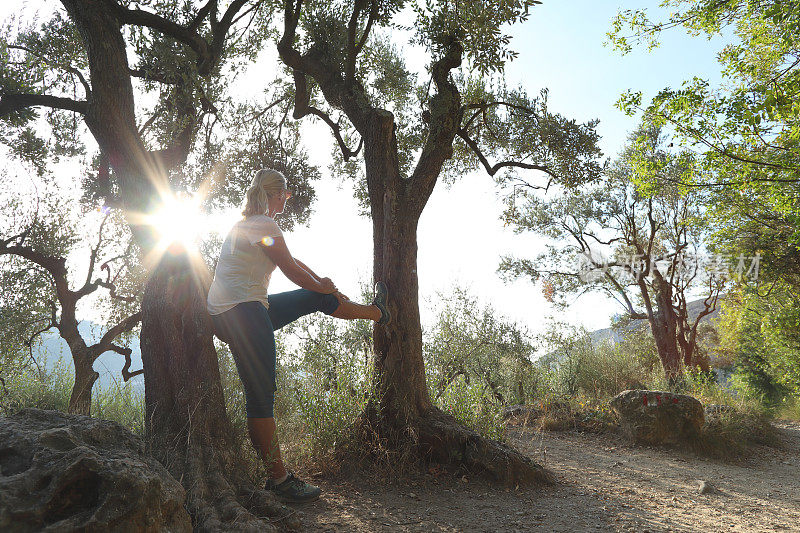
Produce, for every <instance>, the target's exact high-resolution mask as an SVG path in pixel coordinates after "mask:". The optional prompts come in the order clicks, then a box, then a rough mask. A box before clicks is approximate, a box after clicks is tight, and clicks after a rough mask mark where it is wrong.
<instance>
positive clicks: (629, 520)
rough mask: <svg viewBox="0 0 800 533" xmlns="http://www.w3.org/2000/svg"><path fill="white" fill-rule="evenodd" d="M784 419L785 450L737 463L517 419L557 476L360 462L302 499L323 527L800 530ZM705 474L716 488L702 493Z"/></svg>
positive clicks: (795, 446) (517, 433)
mask: <svg viewBox="0 0 800 533" xmlns="http://www.w3.org/2000/svg"><path fill="white" fill-rule="evenodd" d="M779 427H780V431H781V433H782V434H784V435H785V437H786V445H785V446H784V447H783V448H782V449H774V448H766V447H764V448H757V449H755V450H754V453H753V454H752V456H751V458H750V459H749V460H748V462H747V463H739V464H730V463H722V462H718V461H712V460H709V459H704V458H701V457H698V456H696V455H694V454H691V453H684V452H681V451H678V450H670V449H656V448H645V447H636V446H631V445H628V444H627V443H626V442H625V441H624V440H623V439H622V438H621V437H619V436H617V435H613V434H611V435H609V434H593V433H581V432H577V431H564V432H542V431H534V430H531V429H519V428H516V429H509V430H508V435H507V436H508V439H509V441H510V443H511V444H512V445H514V446H515V447H517V448H518V449H519V450H522V451H523V452H525V453H527V454H529V455H530V456H531V457H532V458H533V459H535V460H536V461H538V462H539V463H541V464H544V465H545V466H546V467H547V468H549V469H550V471H551V472H553V473H554V474H555V475H556V477H557V478H558V483H557V484H556V485H555V486H552V487H545V488H532V489H523V488H520V489H518V490H514V489H510V490H507V489H504V488H500V487H495V486H491V485H489V484H488V483H487V482H486V481H484V480H482V479H479V478H472V477H465V478H458V477H454V476H451V475H448V474H445V475H438V476H437V475H435V474H436V472H434V473H433V474H426V475H422V474H418V475H416V476H412V477H409V478H404V479H402V480H398V479H389V480H386V479H383V480H381V479H376V476H375V475H370V472H359V473H356V474H351V475H349V476H347V477H344V476H339V477H338V478H322V479H317V480H316V481H315V482H316V483H318V484H319V485H320V486H321V487H322V488H323V490H324V493H323V497H322V498H321V499H320V500H319V501H317V502H314V503H310V504H306V505H304V506H298V507H297V508H298V510H299V511H301V512H303V513H304V516H303V523H304V525H305V527H306V530H308V531H317V532H319V531H347V532H351V531H352V532H366V531H391V532H395V531H414V532H416V531H424V532H428V531H437V532H438V531H447V532H449V531H480V532H483V531H485V532H513V531H636V532H638V533H644V532H646V531H650V532H661V531H703V532H706V531H708V532H712V531H800V425H798V424H781V425H780V426H779ZM701 481H706V482H708V483H709V484H710V485H711V486H712V487H713V490H712V491H711V492H709V493H706V494H701V493H700V490H699V485H700V482H701Z"/></svg>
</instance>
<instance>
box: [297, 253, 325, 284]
mask: <svg viewBox="0 0 800 533" xmlns="http://www.w3.org/2000/svg"><path fill="white" fill-rule="evenodd" d="M294 262H295V263H297V264H298V265H300V268H303V269H305V270H306V271H307V272H308V273H309V274H311V275H312V276H313V277H315V278H317V279H322V278H321V277H319V276H318V275H317V273H316V272H314V271H313V270H311V269H310V268H308V265H306V264H305V263H303V262H302V261H300V260H299V259H298V258H296V257H295V258H294Z"/></svg>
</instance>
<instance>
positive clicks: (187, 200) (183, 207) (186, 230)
mask: <svg viewBox="0 0 800 533" xmlns="http://www.w3.org/2000/svg"><path fill="white" fill-rule="evenodd" d="M200 202H201V200H200V199H199V198H197V196H189V195H186V196H170V197H167V198H165V199H164V201H163V202H162V204H161V206H160V207H159V208H158V209H157V210H156V211H155V212H154V213H152V214H151V215H150V216H149V217H148V218H149V219H150V220H149V221H148V222H149V224H150V225H151V226H152V227H153V229H154V230H155V231H156V233H157V234H158V237H159V244H160V245H161V247H164V248H166V247H169V246H171V245H173V244H179V245H182V246H184V247H193V246H195V245H196V244H197V241H198V240H199V239H200V238H201V236H202V235H203V234H204V233H205V232H206V231H207V229H208V228H207V226H208V223H207V222H208V221H207V217H206V216H205V214H204V213H203V212H202V211H201V209H200Z"/></svg>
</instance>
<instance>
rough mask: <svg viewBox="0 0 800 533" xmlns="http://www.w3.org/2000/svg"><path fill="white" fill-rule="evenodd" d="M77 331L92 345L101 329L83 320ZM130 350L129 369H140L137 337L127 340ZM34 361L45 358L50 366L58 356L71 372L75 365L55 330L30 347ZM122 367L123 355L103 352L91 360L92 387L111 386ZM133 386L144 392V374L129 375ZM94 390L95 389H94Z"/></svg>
mask: <svg viewBox="0 0 800 533" xmlns="http://www.w3.org/2000/svg"><path fill="white" fill-rule="evenodd" d="M78 331H79V332H80V334H81V335H82V336H83V339H84V340H85V341H86V344H94V343H95V342H98V341H99V340H100V338H101V337H102V336H103V333H104V332H105V329H104V328H102V327H101V326H100V325H99V324H95V323H94V322H91V321H88V320H84V321H82V322H81V323H80V324H78ZM129 347H130V349H131V351H132V353H131V368H130V370H131V372H133V371H134V370H139V369H140V368H142V353H141V351H140V350H139V339H138V338H135V339H133V340H131V344H130V346H129ZM33 353H34V355H35V356H36V358H37V360H39V361H45V366H46V367H47V368H48V369H52V368H53V367H54V366H55V364H56V362H57V361H58V360H59V359H61V360H62V361H63V362H64V365H65V366H66V367H67V368H68V369H69V371H70V372H74V371H75V366H74V365H73V363H72V355H71V354H70V351H69V346H67V342H66V341H65V340H64V339H62V338H61V337H59V335H58V332H56V331H48V332H47V333H44V334H42V336H41V338H40V342H39V343H38V344H37V345H36V346H35V348H34V350H33ZM123 366H125V357H123V356H122V355H120V354H118V353H117V352H105V353H103V354H102V355H100V357H98V358H97V361H95V362H94V369H95V371H96V372H98V373H99V374H100V378H99V379H98V380H97V383H96V384H95V387H98V386H99V387H100V388H107V387H108V386H110V385H113V384H114V382H115V380H116V381H118V382H120V383H122V367H123ZM130 381H131V383H133V386H134V387H135V388H137V389H139V390H142V391H144V376H142V375H138V376H135V377H132V378H131V380H130ZM95 390H97V389H95Z"/></svg>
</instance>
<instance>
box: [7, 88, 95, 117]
mask: <svg viewBox="0 0 800 533" xmlns="http://www.w3.org/2000/svg"><path fill="white" fill-rule="evenodd" d="M37 106H44V107H50V108H53V109H64V110H66V111H74V112H75V113H80V114H82V115H85V114H86V112H87V111H88V109H89V107H88V104H87V103H86V102H85V101H79V100H73V99H71V98H63V97H60V96H51V95H49V94H26V93H5V94H3V95H2V96H1V97H0V118H3V117H6V116H8V115H10V114H11V113H14V112H16V111H21V110H23V109H27V108H29V107H37Z"/></svg>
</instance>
